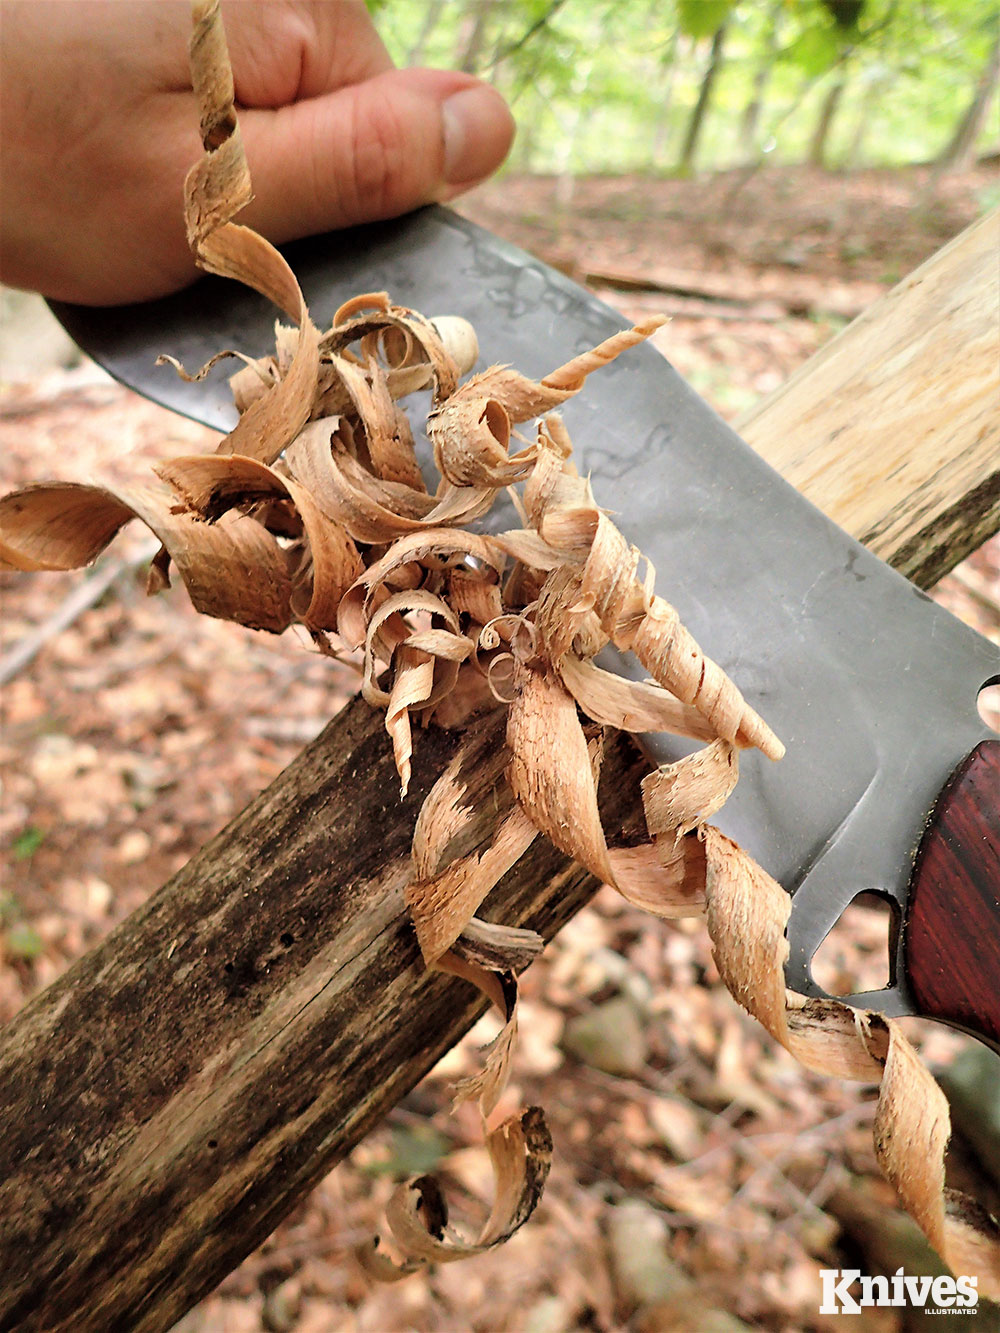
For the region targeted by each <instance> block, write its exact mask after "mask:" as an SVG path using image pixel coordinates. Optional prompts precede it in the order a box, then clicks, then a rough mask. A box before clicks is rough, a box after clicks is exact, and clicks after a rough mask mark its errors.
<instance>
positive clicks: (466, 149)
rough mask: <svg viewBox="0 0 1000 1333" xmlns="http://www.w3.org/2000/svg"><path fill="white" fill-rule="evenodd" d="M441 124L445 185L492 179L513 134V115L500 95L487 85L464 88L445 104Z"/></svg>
mask: <svg viewBox="0 0 1000 1333" xmlns="http://www.w3.org/2000/svg"><path fill="white" fill-rule="evenodd" d="M441 121H442V125H443V127H444V179H445V182H446V183H447V184H448V185H461V184H465V183H466V182H471V181H476V180H479V179H480V178H481V177H483V176H487V175H489V173H490V172H491V171H493V170H494V168H495V167H496V166H497V164H498V162H499V160H500V159H501V158H502V156H503V154H504V152H505V150H506V144H507V141H509V138H510V133H511V115H510V112H509V111H508V109H507V103H506V102H505V101H504V100H503V98H502V97H501V96H500V94H499V93H498V92H495V91H494V90H493V89H492V88H490V87H488V86H487V85H486V84H479V85H477V86H476V87H473V88H463V89H462V91H461V92H459V93H453V94H452V95H451V97H449V98H448V99H447V100H446V101H445V102H444V103H443V104H442V106H441ZM501 140H502V141H503V142H502V143H501Z"/></svg>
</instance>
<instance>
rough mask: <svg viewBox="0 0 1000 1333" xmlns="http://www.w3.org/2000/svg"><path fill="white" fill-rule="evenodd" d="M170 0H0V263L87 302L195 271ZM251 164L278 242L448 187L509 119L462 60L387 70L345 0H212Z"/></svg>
mask: <svg viewBox="0 0 1000 1333" xmlns="http://www.w3.org/2000/svg"><path fill="white" fill-rule="evenodd" d="M190 13H191V11H190V6H189V4H188V3H187V2H186V0H139V2H138V3H131V4H128V5H126V4H122V3H115V0H48V2H47V3H46V4H39V3H37V0H4V3H3V25H2V28H0V90H2V100H0V125H2V133H0V173H2V179H3V201H2V211H0V280H2V281H3V282H5V283H7V284H9V285H11V286H16V287H28V288H31V289H34V290H36V291H40V292H42V293H43V294H44V295H45V296H49V297H54V298H58V299H60V300H64V301H76V302H81V303H84V304H89V305H114V304H119V303H123V302H127V301H142V300H149V299H151V298H153V297H156V296H162V295H165V294H166V293H168V292H171V291H174V290H176V289H177V288H179V287H183V286H185V285H186V284H187V283H188V282H190V281H191V280H192V279H193V278H194V277H195V276H196V275H197V270H196V269H195V267H194V261H193V259H192V256H191V254H190V251H189V250H188V247H187V243H186V240H185V234H184V221H183V183H184V177H185V175H186V173H187V171H188V168H189V167H190V166H191V165H192V164H193V163H194V162H195V161H196V160H197V158H198V157H199V155H200V152H201V141H200V139H199V135H198V113H197V108H196V105H195V100H194V94H193V93H192V91H191V81H190V75H189V71H188V63H187V43H188V35H189V32H190V24H191V18H190ZM223 17H224V19H225V24H226V32H227V37H228V41H229V49H230V57H231V60H232V66H233V74H234V79H235V85H236V100H237V105H238V107H239V109H240V124H241V127H242V134H243V142H244V144H245V147H246V154H247V160H248V162H249V165H250V171H251V175H252V178H253V188H254V196H255V197H254V200H253V202H252V203H251V204H250V205H249V206H248V207H247V208H246V210H245V211H244V212H242V213H241V214H240V216H239V221H240V222H245V223H247V225H249V226H252V227H254V228H255V229H256V230H258V231H260V232H261V233H262V234H263V235H265V236H267V237H268V239H270V240H272V241H275V242H276V243H278V244H280V243H281V242H283V241H288V240H293V239H295V238H297V237H300V236H308V235H313V234H316V233H319V232H322V231H328V230H332V229H335V228H338V227H345V226H350V225H352V224H355V223H359V222H365V221H369V220H373V219H375V218H384V217H394V216H396V215H397V214H400V213H404V212H407V211H408V210H410V209H412V208H416V207H417V206H419V205H420V204H424V203H429V202H432V201H435V200H437V201H441V200H444V199H450V198H452V197H454V196H455V195H456V194H459V193H460V192H461V191H462V190H463V189H468V188H469V187H470V186H471V185H474V184H475V183H476V182H477V181H479V180H482V179H483V178H484V177H485V176H488V175H489V174H490V173H491V172H493V171H494V170H495V169H496V168H497V167H498V166H499V165H500V163H501V162H502V160H503V158H504V156H505V155H506V153H507V150H508V148H509V146H510V142H511V139H512V137H513V129H514V126H513V120H512V118H511V115H510V112H509V111H508V110H507V107H506V105H505V103H504V101H503V99H502V98H501V97H500V95H499V94H498V93H496V92H495V91H494V90H493V89H492V88H490V87H489V86H488V85H487V84H484V83H482V82H481V81H479V80H478V79H475V78H472V77H471V76H470V75H468V74H461V73H457V72H448V71H444V70H429V69H401V70H400V69H396V68H394V66H393V64H392V61H391V60H390V58H389V55H388V52H387V51H386V49H385V47H384V46H383V44H382V42H381V40H380V38H379V37H378V35H377V33H376V32H375V29H374V27H373V26H372V22H371V19H370V18H369V16H368V12H367V10H366V9H365V6H364V4H363V3H362V0H263V2H261V0H231V2H230V0H226V2H225V3H224V4H223Z"/></svg>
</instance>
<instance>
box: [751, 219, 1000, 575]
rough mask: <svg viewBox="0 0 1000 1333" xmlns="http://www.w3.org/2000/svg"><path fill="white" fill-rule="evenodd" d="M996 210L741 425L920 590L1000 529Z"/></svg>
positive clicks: (999, 229) (999, 228)
mask: <svg viewBox="0 0 1000 1333" xmlns="http://www.w3.org/2000/svg"><path fill="white" fill-rule="evenodd" d="M998 256H1000V210H995V211H994V212H992V213H990V214H989V215H988V216H987V217H984V218H982V219H981V220H980V221H979V222H978V223H976V224H974V225H973V226H972V227H969V228H967V229H966V230H965V231H964V232H962V234H961V235H960V236H958V237H956V238H955V240H953V241H952V242H951V243H950V244H949V245H947V246H946V247H945V248H944V249H943V250H940V251H939V252H938V253H937V254H936V255H934V256H933V257H932V258H931V259H929V260H928V261H927V262H926V263H925V264H923V265H922V266H921V267H920V268H918V269H917V270H916V271H915V272H914V273H912V274H911V275H910V276H909V277H908V278H906V279H904V281H903V282H901V283H900V284H899V285H898V286H897V287H895V288H894V289H893V290H892V291H891V292H890V293H889V294H888V295H887V296H885V297H884V298H883V299H882V300H880V301H878V302H877V303H876V304H875V305H874V306H872V307H871V309H869V310H868V311H866V312H865V313H864V314H863V315H861V316H859V318H858V319H856V320H855V321H854V322H853V323H852V324H850V325H849V326H848V327H847V328H846V329H845V330H844V331H843V332H842V333H841V334H840V335H839V336H838V337H837V338H835V339H834V340H833V341H832V342H830V343H828V344H827V345H826V347H824V348H823V349H822V350H821V351H819V352H818V353H817V354H816V355H815V356H814V357H812V358H811V360H809V361H808V362H807V363H806V364H805V365H804V366H802V367H801V368H800V369H799V371H798V372H797V373H796V374H794V375H792V377H791V378H790V379H789V380H788V381H787V383H785V384H783V385H782V386H781V387H780V388H778V389H776V390H775V391H774V393H772V394H770V395H769V396H768V397H767V398H765V399H764V400H763V401H762V402H761V403H759V404H758V405H757V406H756V407H754V408H753V409H751V411H750V412H748V413H746V414H745V415H744V417H743V418H742V419H741V420H740V421H738V422H737V423H736V429H737V430H738V431H739V433H740V434H741V435H742V436H743V438H744V439H745V440H746V441H747V442H748V443H749V444H752V445H753V447H754V448H755V449H756V450H757V451H758V452H759V453H760V454H761V455H762V456H763V457H764V458H766V459H767V461H768V462H769V463H770V464H771V466H772V467H774V468H776V469H777V471H778V472H780V473H782V475H783V476H785V477H786V478H787V479H788V480H789V481H791V482H792V484H793V485H795V486H797V487H798V489H799V490H801V491H802V492H803V493H804V494H805V495H807V496H808V497H809V499H810V500H812V502H813V503H814V504H815V505H817V506H818V507H819V508H820V509H822V510H823V511H824V513H826V514H829V516H830V517H831V518H832V519H834V520H835V521H836V522H837V523H839V524H840V526H841V527H842V528H845V529H846V530H847V531H848V532H850V533H851V534H852V535H853V536H855V537H857V538H858V540H859V541H861V542H864V544H865V545H866V546H868V547H870V548H871V550H873V551H874V552H875V553H876V554H877V555H879V556H881V557H882V559H883V560H887V561H888V562H889V563H890V564H892V565H894V566H895V567H896V568H897V569H899V570H901V572H902V573H904V574H906V575H907V576H908V577H909V578H912V579H914V581H915V582H918V583H920V584H921V586H923V587H928V586H930V585H931V584H932V583H934V582H936V581H937V579H938V578H940V577H941V575H942V574H944V573H946V572H947V571H948V570H949V569H951V568H952V567H953V566H954V565H955V564H957V563H958V561H959V560H961V559H962V558H963V557H964V556H965V555H967V554H968V552H969V551H971V550H974V549H976V547H978V546H980V545H981V544H982V542H983V541H984V540H985V539H986V538H987V537H988V536H990V535H992V533H994V532H995V531H996V530H997V528H998V527H1000V258H998Z"/></svg>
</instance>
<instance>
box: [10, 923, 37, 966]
mask: <svg viewBox="0 0 1000 1333" xmlns="http://www.w3.org/2000/svg"><path fill="white" fill-rule="evenodd" d="M44 948H45V941H44V940H43V939H42V937H41V935H39V933H38V931H37V930H35V928H34V926H29V925H28V923H27V922H26V921H19V922H18V923H17V924H16V925H14V926H11V928H10V929H9V930H8V931H6V932H5V934H4V951H5V952H6V953H7V955H8V957H10V958H18V959H20V960H21V961H22V962H25V963H30V962H32V961H33V960H34V959H35V958H38V957H39V956H40V955H41V953H42V951H43V950H44Z"/></svg>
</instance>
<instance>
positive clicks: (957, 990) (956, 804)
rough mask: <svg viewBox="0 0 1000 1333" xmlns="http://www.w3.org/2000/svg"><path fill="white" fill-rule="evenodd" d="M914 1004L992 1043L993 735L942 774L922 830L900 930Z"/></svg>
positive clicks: (999, 831) (996, 926)
mask: <svg viewBox="0 0 1000 1333" xmlns="http://www.w3.org/2000/svg"><path fill="white" fill-rule="evenodd" d="M903 955H904V960H905V968H906V976H907V979H908V982H909V987H910V991H911V994H912V996H913V999H914V1001H915V1004H916V1009H917V1012H918V1013H920V1014H923V1015H925V1016H926V1017H928V1018H937V1019H941V1020H942V1021H944V1022H946V1023H950V1024H951V1025H952V1026H954V1027H959V1028H964V1029H965V1030H966V1031H968V1032H971V1033H973V1034H974V1035H975V1036H977V1037H980V1038H982V1039H983V1040H984V1041H986V1042H987V1043H988V1044H989V1045H991V1046H993V1047H994V1048H995V1049H997V1050H1000V741H994V740H989V741H983V742H982V743H981V744H980V745H977V746H976V748H975V749H974V750H973V751H972V753H971V754H970V755H969V757H968V758H967V759H966V760H964V761H963V763H961V764H960V765H959V766H958V768H957V769H956V770H955V772H954V773H953V774H952V775H951V777H950V778H949V779H948V781H947V783H946V784H945V786H944V787H943V788H942V791H941V795H940V796H939V797H938V800H937V804H936V805H935V807H934V810H933V813H932V814H931V818H930V822H929V823H928V825H927V828H926V830H925V832H924V836H923V839H922V841H921V843H920V849H919V851H918V852H917V859H916V862H915V864H914V869H913V876H912V878H911V880H910V892H909V898H908V911H907V919H906V922H905V925H904V933H903Z"/></svg>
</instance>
